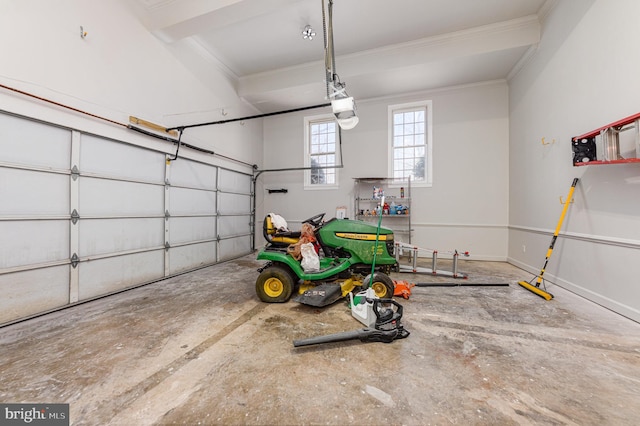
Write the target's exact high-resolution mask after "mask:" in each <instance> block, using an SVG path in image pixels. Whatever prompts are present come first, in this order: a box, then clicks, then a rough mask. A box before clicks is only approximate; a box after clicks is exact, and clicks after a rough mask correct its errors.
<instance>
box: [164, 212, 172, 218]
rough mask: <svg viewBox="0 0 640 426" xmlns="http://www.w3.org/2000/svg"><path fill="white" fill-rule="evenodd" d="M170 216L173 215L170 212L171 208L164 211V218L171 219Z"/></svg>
mask: <svg viewBox="0 0 640 426" xmlns="http://www.w3.org/2000/svg"><path fill="white" fill-rule="evenodd" d="M170 217H171V215H170V214H169V210H165V211H164V220H169V218H170Z"/></svg>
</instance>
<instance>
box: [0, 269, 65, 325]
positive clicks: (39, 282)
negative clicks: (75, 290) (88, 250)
mask: <svg viewBox="0 0 640 426" xmlns="http://www.w3.org/2000/svg"><path fill="white" fill-rule="evenodd" d="M69 268H70V266H69V265H63V266H55V267H51V268H42V269H33V270H30V271H21V272H15V273H11V274H4V275H0V294H2V297H0V324H2V323H6V322H9V321H13V320H15V319H17V318H25V317H29V316H31V315H35V314H39V313H42V312H46V311H49V310H52V309H56V308H60V307H62V306H65V305H67V304H68V303H69ZM43 283H46V285H43Z"/></svg>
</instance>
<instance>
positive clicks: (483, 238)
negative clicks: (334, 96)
mask: <svg viewBox="0 0 640 426" xmlns="http://www.w3.org/2000/svg"><path fill="white" fill-rule="evenodd" d="M427 99H430V100H432V101H433V139H434V145H433V147H434V148H433V186H432V187H430V188H414V189H413V194H412V198H413V202H412V203H413V205H412V207H413V209H412V220H413V227H414V229H415V232H414V234H413V238H412V243H413V244H414V245H417V246H419V247H425V248H432V249H438V250H440V251H445V250H452V249H458V250H463V251H464V250H468V251H470V252H471V255H472V258H475V259H488V260H506V255H507V218H508V205H507V203H508V198H507V194H508V156H509V153H508V132H509V130H508V90H507V85H506V82H504V81H499V82H490V83H484V84H479V85H472V86H465V87H457V88H449V89H444V90H439V91H433V92H429V93H421V94H414V95H405V96H402V97H397V98H385V99H378V100H372V101H366V102H364V101H362V102H358V115H359V117H360V123H359V124H358V126H357V127H356V128H355V129H353V130H349V131H343V154H344V168H343V169H341V170H339V179H340V182H339V183H340V187H339V189H336V190H323V191H320V190H315V191H305V190H304V189H303V173H302V172H277V173H264V174H262V175H261V177H260V178H259V180H258V194H261V193H262V194H265V195H264V197H265V198H264V203H263V204H261V205H259V206H258V211H259V213H258V218H259V217H260V215H264V214H265V213H268V212H275V213H279V214H281V215H282V216H284V217H285V218H286V219H288V220H290V221H291V222H293V223H295V224H294V225H293V227H292V228H293V229H296V226H299V223H297V221H300V220H303V219H305V218H307V217H309V216H312V215H314V214H316V213H320V212H326V213H327V218H331V217H334V216H335V209H336V207H338V206H342V205H344V206H347V207H348V216H349V217H353V208H354V203H353V188H354V182H353V178H354V177H372V176H376V177H381V176H386V175H387V158H388V141H387V137H388V136H387V135H388V132H387V110H388V106H389V105H394V104H402V103H407V102H414V101H420V100H427ZM324 112H328V110H327V109H325V110H317V111H310V112H309V111H307V114H308V115H315V114H320V113H324ZM303 117H304V113H299V114H289V115H282V116H276V117H272V118H269V119H266V120H265V122H264V143H265V145H264V168H265V169H277V168H288V167H302V166H303V164H304V162H303V161H304V159H303V156H304V130H303ZM487 170H490V173H487ZM277 188H286V189H288V191H289V192H288V193H287V194H266V190H267V189H277ZM263 243H264V241H263V240H262V239H261V237H260V236H259V235H258V238H257V244H258V246H260V245H262V244H263Z"/></svg>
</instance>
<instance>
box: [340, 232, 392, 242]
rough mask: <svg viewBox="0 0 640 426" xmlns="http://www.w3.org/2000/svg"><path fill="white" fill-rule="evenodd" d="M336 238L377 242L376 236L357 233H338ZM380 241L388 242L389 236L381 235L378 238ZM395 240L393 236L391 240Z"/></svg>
mask: <svg viewBox="0 0 640 426" xmlns="http://www.w3.org/2000/svg"><path fill="white" fill-rule="evenodd" d="M336 237H340V238H346V239H348V240H361V241H363V240H364V241H375V240H376V234H358V233H356V232H336ZM378 239H379V240H380V241H386V240H387V235H380V237H379V238H378ZM389 239H390V240H391V239H393V237H392V236H390V238H389Z"/></svg>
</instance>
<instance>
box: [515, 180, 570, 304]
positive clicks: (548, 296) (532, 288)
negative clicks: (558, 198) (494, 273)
mask: <svg viewBox="0 0 640 426" xmlns="http://www.w3.org/2000/svg"><path fill="white" fill-rule="evenodd" d="M577 183H578V178H575V179H573V183H572V184H571V188H570V189H569V194H568V195H567V199H566V202H565V203H564V207H563V208H562V213H561V214H560V220H559V221H558V226H556V230H555V232H554V233H553V238H552V239H551V244H550V245H549V249H548V250H547V256H546V257H545V259H544V265H543V266H542V269H541V270H540V274H538V277H537V279H536V278H533V279H532V280H531V281H529V282H526V281H518V284H520V285H521V286H522V287H524V288H526V289H527V290H529V291H531V292H533V293H535V294H537V295H538V296H540V297H542V298H543V299H545V300H551V299H553V294H551V293H547V291H546V290H547V288H546V286H544V280H543V279H542V276H543V275H544V271H545V269H546V268H547V263H549V258H550V257H551V253H552V252H553V246H554V245H555V244H556V239H558V234H559V233H560V228H562V222H563V221H564V217H565V215H566V214H567V210H568V209H569V204H570V203H571V200H572V197H573V191H574V189H575V188H576V184H577ZM534 280H536V284H535V286H534V285H533V284H532V282H533V281H534ZM541 283H542V284H543V286H544V290H542V289H541V288H540V284H541Z"/></svg>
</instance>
